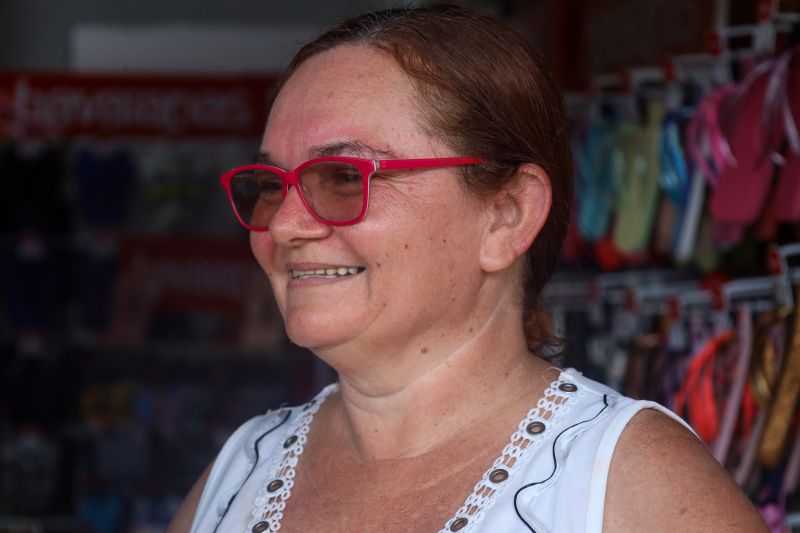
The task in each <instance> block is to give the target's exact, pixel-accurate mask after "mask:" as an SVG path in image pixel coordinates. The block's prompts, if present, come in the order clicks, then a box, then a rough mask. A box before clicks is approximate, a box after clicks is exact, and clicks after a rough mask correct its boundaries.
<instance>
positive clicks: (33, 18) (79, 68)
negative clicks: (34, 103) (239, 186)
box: [0, 0, 753, 532]
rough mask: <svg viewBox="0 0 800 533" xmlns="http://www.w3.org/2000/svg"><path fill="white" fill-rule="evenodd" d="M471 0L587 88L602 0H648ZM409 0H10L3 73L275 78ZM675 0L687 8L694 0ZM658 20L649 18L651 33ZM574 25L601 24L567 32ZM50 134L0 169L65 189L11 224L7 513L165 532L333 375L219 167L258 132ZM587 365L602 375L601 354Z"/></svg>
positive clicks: (607, 63)
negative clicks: (219, 460)
mask: <svg viewBox="0 0 800 533" xmlns="http://www.w3.org/2000/svg"><path fill="white" fill-rule="evenodd" d="M468 3H469V4H470V5H473V6H477V7H478V8H481V9H486V10H489V11H492V12H495V13H499V14H501V15H502V14H508V13H510V12H513V13H514V15H513V18H511V19H510V21H511V22H512V24H514V25H515V26H517V27H518V28H519V29H520V30H521V31H523V33H525V34H526V35H529V36H530V38H531V40H532V41H533V42H534V43H535V44H536V45H537V46H538V47H539V48H540V49H541V50H542V52H543V53H544V55H545V59H546V60H547V61H548V62H549V63H550V65H551V67H552V68H553V69H554V71H555V72H556V75H557V77H558V78H559V79H560V81H561V83H562V85H563V86H564V87H565V88H568V89H583V88H585V87H586V84H587V83H588V79H589V77H590V76H591V75H592V74H595V73H596V72H590V70H591V68H598V69H608V70H613V69H616V68H620V67H622V66H624V64H625V61H626V58H625V57H619V56H618V55H614V54H612V53H608V54H606V55H605V56H604V55H603V54H600V55H599V56H598V55H591V54H588V55H587V53H586V51H587V50H590V51H593V52H594V53H595V54H596V53H597V52H598V51H599V50H602V49H603V46H604V45H603V32H602V31H599V30H597V28H594V30H593V29H592V27H591V22H590V21H588V22H587V19H585V18H583V17H589V16H590V15H591V14H592V13H610V12H613V11H614V10H615V9H616V10H617V13H618V14H619V13H622V15H619V16H624V12H625V9H626V7H625V6H626V5H627V6H630V5H631V2H626V1H619V0H617V1H611V0H598V1H595V2H591V3H589V4H590V5H589V6H588V7H587V8H586V10H577V9H572V8H573V7H574V6H575V5H576V2H575V1H564V2H558V1H556V2H553V1H545V0H541V1H535V2H513V1H507V2H501V1H489V0H483V1H478V0H476V1H474V2H468ZM647 3H648V5H650V6H651V9H649V10H646V9H643V8H642V7H641V6H639V7H638V8H635V9H634V11H636V12H637V13H639V14H640V15H642V14H643V13H647V12H649V13H658V12H659V11H658V10H659V9H661V8H664V5H665V3H664V2H662V1H660V0H651V1H649V2H647ZM745 3H747V2H744V3H739V5H740V8H739V9H741V5H742V4H745ZM752 3H753V2H750V3H749V4H752ZM395 4H396V2H392V1H388V0H385V1H378V0H372V1H366V0H362V1H350V2H327V1H323V0H314V1H312V0H303V1H295V2H263V1H258V0H239V1H237V2H229V3H220V2H212V1H210V0H202V1H195V2H186V1H180V2H157V1H155V0H142V1H140V2H137V3H117V2H99V1H93V0H75V1H73V2H70V3H69V4H68V5H69V7H68V9H65V7H64V5H62V4H61V3H59V2H55V1H48V0H11V1H8V2H0V74H2V71H6V72H7V73H11V74H12V75H14V76H17V75H19V73H21V72H33V73H37V72H49V73H58V74H59V75H64V76H68V75H69V74H68V73H70V72H84V73H86V72H91V73H101V75H107V74H122V75H129V74H132V75H139V74H145V75H147V76H150V75H153V76H158V75H166V76H172V75H176V74H178V75H187V76H192V77H195V78H197V79H202V78H204V77H207V78H211V77H214V76H218V75H223V76H225V77H234V78H235V77H236V76H242V77H243V78H244V77H252V76H265V77H269V76H274V75H275V74H276V73H277V72H278V71H279V70H280V68H281V67H282V65H283V64H284V63H285V62H286V61H287V60H288V59H289V58H290V57H291V55H292V53H293V51H294V48H295V47H296V46H297V45H298V44H299V43H300V42H302V40H304V39H306V38H307V37H308V36H309V35H313V34H314V33H316V31H317V29H319V28H323V27H325V26H327V25H328V24H330V23H331V22H333V21H336V20H338V19H341V18H343V17H346V16H348V15H351V14H354V13H357V12H360V11H363V10H364V9H374V8H383V7H389V6H392V5H395ZM669 4H670V5H672V6H677V8H675V11H674V12H675V13H678V14H679V15H680V12H681V9H682V8H681V6H684V7H685V6H689V5H690V4H692V2H674V1H673V2H669ZM709 4H710V2H709ZM520 6H522V7H520ZM664 9H666V8H664ZM693 9H694V8H693ZM742 11H746V12H750V11H752V9H747V8H746V9H742ZM684 15H685V13H684ZM734 15H735V13H734ZM609 16H610V15H609ZM704 17H705V18H704ZM657 18H658V17H654V19H653V22H652V24H655V23H657V22H658V20H657ZM707 18H708V16H707V12H706V14H705V15H703V16H701V17H700V19H703V20H706V19H707ZM548 21H555V22H556V23H555V24H548V23H546V22H548ZM662 22H663V21H662ZM587 24H588V26H586V25H587ZM652 24H651V25H650V26H648V24H639V25H637V26H636V27H637V28H639V30H640V31H641V32H643V34H646V33H647V32H648V31H650V29H651V28H652ZM575 25H579V26H580V27H581V28H582V31H579V32H576V31H569V30H570V28H574V26H575ZM702 25H703V23H700V26H702ZM684 29H685V28H684ZM702 30H703V28H702V27H701V28H700V29H699V30H698V31H702ZM631 32H633V33H635V31H634V30H631ZM651 33H652V32H651ZM656 33H657V32H656ZM656 33H652V34H653V35H655V34H656ZM626 35H629V36H630V35H632V34H631V33H630V32H629V33H627V34H626ZM682 35H683V36H684V37H685V39H684V40H683V41H680V39H679V38H680V36H677V37H675V38H674V39H673V40H669V39H666V40H663V41H658V40H656V41H654V42H652V43H650V48H649V49H650V50H651V53H653V54H660V53H662V52H666V51H668V50H663V47H664V46H673V47H677V49H676V50H675V51H676V52H677V51H681V52H683V51H687V50H689V49H690V48H691V47H692V46H697V44H698V39H697V35H696V34H694V35H688V34H687V33H686V32H685V31H684V32H683V34H682ZM612 37H613V36H612ZM616 37H618V36H616ZM631 38H635V35H633V37H631ZM675 39H678V41H676V40H675ZM590 41H591V42H590ZM212 43H213V45H212ZM612 44H613V43H612ZM701 44H702V43H701ZM682 46H683V47H684V48H681V47H682ZM254 47H262V48H263V50H265V52H263V53H261V54H259V53H254ZM687 47H688V48H687ZM645 48H646V47H645ZM615 50H617V51H618V48H616V47H615ZM0 87H2V86H0ZM2 97H3V94H2V91H0V105H1V104H2V101H3V98H2ZM0 111H4V110H2V109H1V108H0ZM4 117H5V115H4V113H2V112H0V124H1V121H2V120H4ZM0 131H3V128H2V127H0ZM50 140H51V142H43V141H42V140H41V139H40V138H39V139H35V140H31V139H25V140H21V141H19V142H12V139H11V138H4V139H0V180H3V181H5V180H7V179H9V176H10V175H9V174H7V173H6V172H5V170H4V168H8V167H7V166H6V167H4V162H7V159H6V157H7V156H8V154H9V153H11V152H14V153H17V152H18V151H21V152H24V153H26V154H27V155H28V156H30V157H31V159H34V160H35V159H36V158H43V159H47V158H48V157H52V158H54V161H56V163H55V168H56V169H57V171H56V172H57V175H55V176H54V175H53V174H52V173H50V174H49V176H48V177H47V178H46V179H49V180H52V181H51V183H52V185H54V186H55V187H54V190H55V191H56V194H55V197H56V198H55V200H54V202H56V203H57V204H60V205H61V206H62V207H64V210H63V213H62V214H61V215H58V216H56V217H55V219H54V220H55V222H54V223H53V224H52V225H51V226H50V227H49V228H47V227H44V226H39V227H36V226H37V224H38V223H35V224H33V226H34V227H25V225H24V224H22V223H19V222H20V220H16V221H15V220H8V216H6V217H5V219H3V220H4V222H1V223H0V224H3V226H2V227H0V277H2V279H3V284H4V287H3V290H2V292H0V297H2V299H3V302H2V303H0V531H30V530H31V528H33V527H37V526H40V527H43V528H44V530H45V531H82V530H86V529H85V527H86V526H87V525H90V526H91V527H92V528H93V529H91V530H93V531H98V532H115V531H137V532H144V531H160V530H163V528H164V527H165V525H166V524H167V522H168V521H169V519H170V517H171V515H172V513H173V512H174V510H175V508H176V507H177V505H178V503H179V502H180V499H181V498H182V497H183V495H184V494H185V493H186V491H187V490H188V488H189V486H190V485H191V484H192V483H193V481H194V480H195V479H196V478H197V476H198V474H199V473H200V472H201V471H202V470H203V468H205V466H206V465H207V464H208V462H209V461H211V460H212V459H213V457H214V455H215V453H216V451H217V450H218V449H219V447H220V445H221V443H222V442H223V441H224V439H225V438H226V437H227V436H228V435H229V434H230V432H231V431H232V430H233V429H234V428H235V427H237V426H238V425H239V424H240V423H241V422H242V421H244V420H246V419H247V418H249V417H250V416H253V415H255V414H258V413H260V412H263V411H264V410H266V409H267V408H270V407H276V406H278V405H280V404H281V403H283V402H290V403H297V402H301V401H303V400H305V399H306V398H307V397H309V396H310V395H311V394H313V393H314V392H315V391H316V390H318V389H319V388H320V387H321V385H322V384H324V383H326V382H328V381H329V380H331V379H332V378H333V375H332V373H331V371H330V369H328V368H326V367H324V365H322V364H320V363H319V362H317V361H316V360H315V359H314V358H313V356H312V355H311V354H309V353H308V352H307V351H305V350H302V349H300V348H298V347H296V346H292V345H291V344H290V343H289V342H288V340H287V339H286V338H285V335H284V334H283V333H282V329H281V324H280V318H279V316H278V314H277V311H276V310H275V308H274V304H273V302H272V299H271V296H270V293H269V289H268V287H267V285H266V283H265V280H264V279H263V277H262V276H261V275H260V271H259V270H258V268H257V265H256V264H255V261H254V260H252V258H251V256H250V252H249V246H248V241H247V234H246V233H245V232H243V231H242V230H241V229H240V228H239V226H238V225H237V224H236V222H235V220H234V219H233V216H232V214H231V213H230V212H229V206H228V205H227V201H226V199H225V197H224V194H223V191H222V189H221V188H220V187H219V186H218V182H217V175H218V173H219V172H221V171H223V170H226V169H228V168H230V167H233V166H235V165H238V164H241V163H243V162H249V160H250V159H251V158H252V155H253V154H254V153H255V150H256V149H257V146H258V142H259V139H258V137H257V136H249V137H245V138H243V137H242V136H241V135H238V136H237V135H229V136H217V137H212V138H208V137H205V138H199V137H196V136H192V135H185V136H181V135H165V136H159V135H140V136H132V135H108V134H103V135H91V134H90V135H80V136H66V137H64V136H58V135H56V136H51V139H50ZM87 154H88V155H87ZM82 157H89V158H90V159H94V162H95V165H96V166H101V165H103V164H113V161H114V160H115V159H116V158H122V160H127V163H125V161H123V162H122V163H120V161H119V160H117V168H118V169H120V170H118V174H117V175H116V177H115V179H116V180H117V182H118V183H119V187H118V188H116V189H107V193H106V194H113V192H114V191H116V192H117V193H119V192H120V191H126V192H125V194H123V195H121V196H120V197H118V198H116V199H115V200H116V202H117V203H118V205H119V209H118V211H116V214H117V215H119V218H118V219H116V220H107V219H106V220H99V219H98V218H97V216H98V215H97V213H96V212H95V215H91V214H90V213H89V212H90V211H91V208H87V202H88V203H89V204H91V201H90V200H87V199H85V198H83V199H82V198H81V194H80V191H81V179H84V180H87V179H88V180H89V181H90V180H91V178H87V177H86V176H88V175H89V174H91V173H90V172H89V173H86V172H84V176H83V178H80V175H81V171H82V170H83V171H85V170H86V167H85V161H84V162H83V163H81V158H82ZM81 165H84V166H81ZM126 165H128V166H126ZM28 177H29V179H36V178H35V173H34V174H30V175H29V176H28ZM45 181H46V180H45ZM12 189H13V190H17V191H18V190H24V187H21V185H20V184H17V185H15V186H14V187H11V188H9V187H7V186H6V184H3V183H2V182H0V204H2V206H7V205H9V204H13V203H14V202H15V200H14V199H13V198H10V197H9V196H6V197H5V198H3V197H2V195H3V194H4V191H5V192H7V191H9V190H12ZM87 209H88V210H89V211H87ZM11 211H13V209H12V210H11ZM51 214H52V213H51ZM59 216H60V217H61V218H59ZM93 217H94V218H93ZM0 218H1V217H0ZM23 218H24V217H23ZM112 218H113V217H112ZM100 219H102V215H100ZM209 257H212V258H213V259H214V260H213V261H210V260H209ZM583 268H586V265H584V266H583ZM590 269H591V268H590ZM231 272H234V273H235V274H234V276H233V277H234V278H235V279H236V280H238V281H236V282H235V283H233V290H228V289H230V288H231V285H225V284H224V283H222V284H220V283H219V281H220V279H221V278H223V277H225V278H226V279H227V277H229V276H230V274H231ZM183 274H186V275H185V276H184V275H183ZM21 301H24V302H25V303H24V305H15V302H16V303H19V302H21ZM575 355H577V356H578V357H577V358H575V359H573V361H572V363H573V364H575V363H577V364H578V366H579V367H580V366H581V357H580V355H581V354H575ZM582 370H585V371H587V372H588V373H590V374H591V373H592V372H596V374H595V375H596V376H598V377H600V371H601V370H602V369H596V368H592V367H591V366H590V365H588V364H587V365H586V367H585V368H582Z"/></svg>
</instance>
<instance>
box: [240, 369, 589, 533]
mask: <svg viewBox="0 0 800 533" xmlns="http://www.w3.org/2000/svg"><path fill="white" fill-rule="evenodd" d="M565 383H567V384H569V386H567V387H562V385H564V384H565ZM338 390H339V385H338V383H333V384H331V385H328V386H327V387H325V388H324V389H323V390H322V391H321V392H320V393H319V394H318V395H317V397H316V398H314V399H313V400H311V401H310V402H309V403H307V404H306V405H305V406H304V407H303V408H302V411H301V416H300V417H299V418H298V419H297V420H296V421H295V423H294V424H293V425H292V427H291V428H290V431H289V437H288V438H287V440H286V442H287V443H288V442H289V441H290V440H293V442H292V444H291V445H289V446H288V448H287V449H285V450H284V451H283V453H282V454H280V456H279V457H277V458H276V459H275V460H274V463H273V465H272V466H271V467H270V469H269V472H270V473H271V474H272V475H271V476H270V478H269V479H268V480H266V482H265V484H264V485H263V486H262V487H261V488H260V489H259V490H258V493H257V494H256V500H255V504H254V508H253V512H252V516H251V520H250V523H249V525H248V526H247V530H246V532H245V533H251V532H253V531H254V529H253V528H254V527H256V526H258V527H259V529H260V531H267V530H268V531H270V532H275V531H278V530H279V529H280V528H281V519H282V518H283V511H284V509H285V508H286V501H287V500H288V499H289V497H290V496H291V492H292V487H293V486H294V478H295V469H296V468H297V463H298V460H299V458H300V455H301V454H302V453H303V449H304V447H305V444H306V442H307V440H308V439H307V435H308V431H309V428H310V425H311V421H312V420H313V419H314V415H315V414H316V413H317V411H318V410H319V408H320V406H321V405H322V403H323V402H324V401H325V399H326V398H327V397H328V396H330V395H331V394H333V393H335V392H337V391H338ZM582 395H583V391H582V390H581V389H580V388H578V387H575V386H574V384H573V382H572V380H571V379H570V378H569V375H568V374H566V373H565V372H563V371H562V372H561V374H560V375H559V377H558V379H556V380H555V381H553V382H552V383H551V384H550V385H549V386H548V388H547V389H545V392H544V395H543V396H542V397H541V398H539V400H538V401H537V402H536V406H535V407H533V408H532V409H531V410H530V411H528V414H527V415H526V417H525V418H524V419H523V420H521V421H520V422H519V424H518V425H517V430H516V431H515V432H514V433H513V434H512V435H511V438H510V442H509V443H508V444H506V446H505V447H504V448H503V451H502V452H501V453H500V456H499V457H498V458H497V459H495V461H494V463H493V464H492V466H491V467H489V468H488V469H487V470H486V471H485V472H484V474H483V476H482V477H481V479H480V481H478V483H477V484H476V485H475V488H474V489H473V490H472V493H471V494H470V495H469V496H468V497H467V499H466V501H465V502H464V505H462V506H461V508H460V509H459V510H458V511H457V512H456V513H455V515H453V517H452V518H450V520H448V521H447V523H446V524H445V526H444V527H443V528H442V529H440V530H439V532H438V533H448V532H452V531H459V533H469V532H470V531H472V530H473V529H474V527H475V524H478V523H480V521H481V519H482V518H483V515H484V512H485V511H486V509H488V508H489V507H490V506H491V504H492V503H494V501H495V500H496V499H497V497H498V495H500V494H502V493H503V491H504V490H505V488H506V487H508V486H509V485H511V481H512V480H513V479H514V477H515V475H516V474H517V472H518V471H519V470H520V468H521V467H520V465H521V464H522V463H523V461H521V460H520V459H522V458H523V456H524V455H526V454H528V453H530V451H531V450H534V449H535V448H537V447H538V445H539V443H540V442H542V441H544V440H545V436H546V435H549V434H551V433H552V431H551V429H552V428H556V427H558V426H559V419H560V418H561V417H562V415H563V414H564V412H566V409H567V407H568V405H569V404H571V403H573V402H571V400H573V399H575V398H578V397H580V396H582ZM532 424H533V426H532ZM531 427H535V428H537V431H535V432H531V431H530V430H529V428H531ZM540 428H541V429H540ZM270 488H272V489H274V490H270ZM265 526H266V527H265ZM262 528H263V529H262ZM267 528H268V529H267Z"/></svg>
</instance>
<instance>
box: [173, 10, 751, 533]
mask: <svg viewBox="0 0 800 533" xmlns="http://www.w3.org/2000/svg"><path fill="white" fill-rule="evenodd" d="M279 89H280V90H279V92H278V93H277V97H276V99H275V101H274V104H273V106H272V109H271V112H270V115H269V118H268V120H267V125H266V130H265V132H264V137H263V141H262V146H261V155H260V157H259V160H258V161H259V162H258V163H257V164H254V165H247V166H244V167H240V168H237V169H234V170H232V171H230V172H228V173H226V174H225V175H223V177H222V183H223V185H224V186H225V187H226V189H227V191H228V194H229V197H230V200H231V204H232V206H233V208H234V211H235V213H236V216H237V217H238V218H239V220H240V222H242V224H243V225H244V226H245V227H247V228H248V229H250V230H251V245H252V249H253V252H254V254H255V256H256V258H257V260H258V262H259V264H260V265H261V267H262V268H263V270H264V272H265V273H266V275H267V276H268V277H269V280H270V283H271V284H272V287H273V290H274V292H275V296H276V299H277V302H278V305H279V307H280V310H281V312H282V314H283V318H284V320H285V324H286V329H287V332H288V334H289V336H290V338H291V339H292V341H293V342H295V343H297V344H299V345H301V346H306V347H308V348H310V349H312V350H313V351H314V352H315V353H316V354H317V355H318V356H319V357H320V358H322V359H323V360H325V361H326V362H328V363H329V364H330V365H331V366H333V367H334V368H335V369H336V370H337V372H338V374H339V381H338V383H336V384H333V385H331V386H329V387H327V388H325V389H324V390H323V391H322V392H320V393H319V395H318V396H317V397H316V398H314V399H313V400H311V401H310V402H308V403H307V404H305V405H303V406H299V407H294V408H282V409H279V410H277V411H272V412H268V413H267V414H265V415H263V416H259V417H256V418H254V419H252V420H250V421H249V422H247V423H246V424H244V425H243V426H242V427H241V428H239V430H237V431H236V433H234V434H233V435H232V436H231V437H230V439H229V440H228V442H227V443H226V444H225V446H224V447H223V449H222V451H221V452H220V454H219V456H218V457H217V459H216V460H215V462H214V464H213V465H212V466H211V467H209V470H208V471H207V472H206V473H205V474H204V475H203V476H202V477H201V478H200V480H199V481H198V483H197V484H196V486H195V487H194V488H193V489H192V492H191V493H190V494H189V496H188V497H187V499H186V501H185V502H184V505H183V506H182V508H181V509H180V511H179V512H178V514H177V516H176V517H175V519H174V521H173V524H172V526H171V531H188V530H191V531H194V532H211V531H226V532H227V531H239V532H248V531H252V532H254V533H259V532H262V531H277V530H278V529H281V530H283V531H290V532H291V531H335V532H352V531H378V530H379V531H403V532H406V531H422V532H424V531H431V532H434V531H441V532H444V531H463V532H468V531H470V532H517V531H519V532H522V531H537V532H546V531H551V532H556V531H557V532H571V531H587V532H589V531H590V532H599V531H603V530H604V531H684V530H700V529H702V530H706V531H726V532H730V531H748V532H750V531H759V530H765V527H764V526H763V524H762V523H761V522H760V519H759V517H758V515H757V513H756V512H755V510H754V509H753V508H752V506H750V504H749V503H748V501H747V500H746V498H744V496H743V495H742V494H741V493H740V492H739V491H738V489H737V488H736V486H735V485H734V484H733V483H732V482H731V481H730V480H729V479H728V478H727V477H726V475H725V474H724V472H723V470H722V469H721V468H720V467H719V466H718V465H716V463H714V461H713V459H712V458H711V457H710V456H709V455H708V454H707V453H706V451H705V450H704V448H703V446H702V445H701V444H700V442H699V441H698V440H697V439H696V438H695V437H694V435H692V433H691V432H690V431H689V430H687V429H686V427H685V426H684V425H683V423H682V422H681V421H680V420H679V419H678V418H677V417H676V416H675V415H673V414H672V413H670V412H669V411H667V410H666V409H664V408H663V407H661V406H659V405H657V404H654V403H651V402H643V401H634V400H631V399H628V398H625V397H623V396H620V395H619V394H617V393H615V392H614V391H612V390H610V389H608V388H606V387H604V386H603V385H601V384H599V383H596V382H593V381H591V380H588V379H586V378H584V377H582V376H581V375H580V374H579V373H577V372H575V371H574V370H570V369H567V370H560V369H557V368H554V367H553V366H552V365H551V363H549V362H548V361H546V360H545V359H543V358H542V357H541V355H542V354H543V353H544V349H545V347H546V346H545V345H547V344H549V343H550V338H551V337H550V333H549V331H548V329H547V327H546V321H545V320H543V319H542V318H541V316H542V315H541V313H540V311H539V310H538V304H537V301H538V294H539V292H540V291H541V289H542V287H543V285H544V283H545V282H546V280H547V278H548V277H549V276H550V274H551V273H552V271H553V269H554V267H555V264H556V260H557V258H558V250H559V247H560V244H561V241H562V240H563V238H564V233H565V231H566V221H567V220H568V218H569V206H570V203H571V192H572V182H571V158H570V151H569V139H568V136H567V125H566V118H565V113H564V109H563V104H562V102H561V98H560V95H559V93H558V91H557V89H556V87H555V85H554V83H553V82H552V80H551V79H550V77H549V75H548V74H547V73H546V72H545V71H544V69H543V68H542V66H541V62H540V60H539V58H538V56H537V55H536V53H535V52H534V51H533V50H532V49H531V48H530V46H529V45H528V44H526V42H525V41H524V40H523V39H522V38H521V37H519V36H518V35H517V34H516V33H514V32H513V31H512V30H510V29H508V28H506V27H505V26H502V25H501V24H499V23H498V22H496V21H494V20H492V19H490V18H486V17H483V16H480V15H477V14H474V13H472V12H470V11H467V10H465V9H462V8H457V7H452V6H436V7H430V8H419V9H397V10H388V11H382V12H377V13H367V14H365V15H362V16H359V17H356V18H354V19H352V20H349V21H347V22H344V23H343V24H341V25H340V26H337V27H336V28H334V29H332V30H330V31H329V32H328V33H326V34H324V35H322V36H321V37H319V38H318V39H317V40H315V41H313V42H312V43H310V44H308V45H307V46H306V47H304V48H303V49H302V50H301V51H300V52H299V53H298V55H297V57H295V59H294V60H293V62H292V63H291V65H290V66H289V68H288V69H287V71H286V73H285V74H284V76H283V78H282V80H281V83H280V87H279ZM290 169H291V170H290Z"/></svg>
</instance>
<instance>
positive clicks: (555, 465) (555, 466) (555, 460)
mask: <svg viewBox="0 0 800 533" xmlns="http://www.w3.org/2000/svg"><path fill="white" fill-rule="evenodd" d="M607 408H608V396H607V395H605V394H604V395H603V408H602V409H600V410H599V411H598V412H597V414H595V415H594V416H593V417H592V418H589V419H587V420H581V421H580V422H576V423H574V424H572V425H571V426H569V427H567V428H564V429H563V430H562V431H561V433H559V434H558V435H556V438H555V439H553V445H552V453H553V471H552V472H550V475H549V476H547V477H546V478H544V479H542V480H541V481H534V482H533V483H528V484H527V485H523V486H522V487H520V488H519V489H518V490H517V492H516V493H514V512H515V513H517V518H519V519H520V520H521V521H522V523H523V524H525V527H527V528H528V529H530V530H531V531H532V533H536V530H535V529H533V527H532V526H531V525H530V524H529V523H528V522H527V521H526V520H525V519H524V518H522V514H520V512H519V507H517V497H518V496H519V493H520V492H522V491H523V490H525V489H528V488H530V487H533V486H534V485H541V484H542V483H545V482H547V481H548V480H549V479H551V478H552V477H553V476H554V475H555V474H556V470H558V458H557V457H556V442H557V441H558V439H559V438H561V435H563V434H564V433H566V432H567V431H569V430H570V429H572V428H574V427H576V426H580V425H581V424H587V423H589V422H591V421H592V420H594V419H595V418H597V417H598V416H600V415H601V414H602V413H603V411H605V410H606V409H607Z"/></svg>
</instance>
